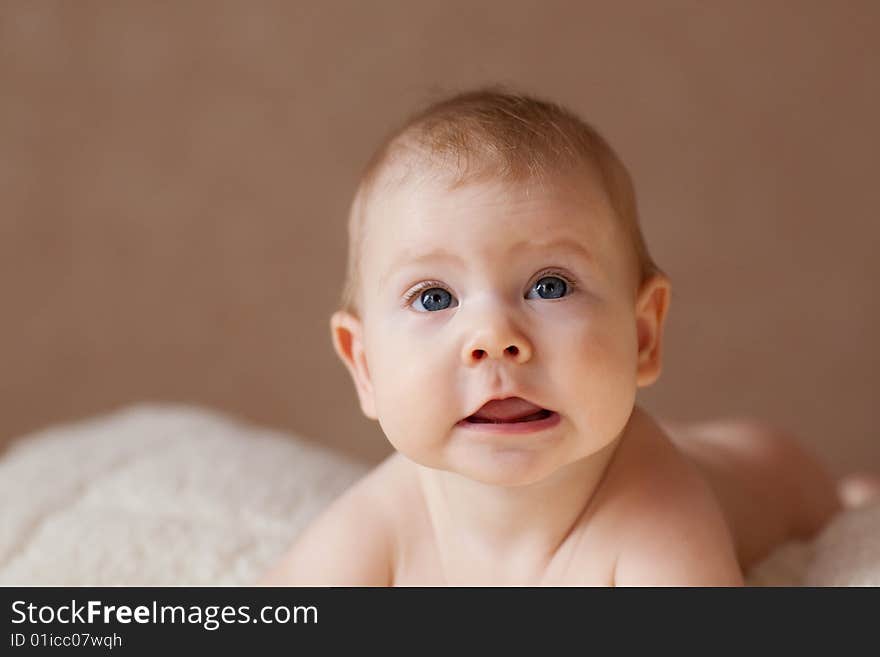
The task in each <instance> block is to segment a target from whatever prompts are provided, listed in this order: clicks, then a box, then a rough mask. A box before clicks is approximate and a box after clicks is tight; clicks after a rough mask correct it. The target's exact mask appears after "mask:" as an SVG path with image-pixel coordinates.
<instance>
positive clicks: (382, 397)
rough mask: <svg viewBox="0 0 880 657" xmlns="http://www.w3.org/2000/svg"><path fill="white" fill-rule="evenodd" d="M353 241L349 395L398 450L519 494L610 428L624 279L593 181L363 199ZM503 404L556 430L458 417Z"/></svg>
mask: <svg viewBox="0 0 880 657" xmlns="http://www.w3.org/2000/svg"><path fill="white" fill-rule="evenodd" d="M362 247H363V252H362V263H361V264H362V268H361V286H362V287H361V293H362V296H361V299H362V307H363V316H362V318H361V321H360V323H359V325H360V327H361V334H360V336H359V339H360V340H361V341H362V356H363V358H364V360H365V367H364V368H363V372H364V376H365V377H368V380H369V383H368V385H364V386H360V387H359V393H360V394H361V401H362V407H363V408H364V409H365V410H367V409H372V413H374V414H375V416H376V417H377V418H378V420H379V422H380V424H381V426H382V429H383V430H384V432H385V434H386V436H387V437H388V439H389V441H390V442H391V443H392V444H393V445H394V447H395V448H396V449H397V450H398V451H400V452H402V453H403V454H404V455H406V456H407V457H409V458H410V459H411V460H413V461H416V462H418V463H420V464H422V465H425V466H428V467H432V468H439V469H443V470H450V471H453V472H457V473H459V474H462V475H465V476H467V477H470V478H472V479H476V480H479V481H484V482H487V483H493V484H499V485H520V484H526V483H531V482H535V481H538V480H541V479H543V478H545V477H547V476H549V475H551V474H552V473H553V472H554V471H556V470H557V469H559V468H560V467H563V466H564V465H566V464H568V463H572V462H573V461H575V460H578V459H580V458H583V457H585V456H589V455H590V454H592V453H594V452H596V451H598V450H599V449H601V448H602V447H604V446H606V445H608V444H609V443H610V442H611V441H613V440H614V439H615V438H617V437H618V436H619V435H620V433H621V432H622V431H623V428H624V427H625V425H626V423H627V420H628V419H629V416H630V413H631V412H632V409H633V404H634V402H635V394H636V388H637V387H638V381H637V376H638V374H637V370H638V342H639V337H638V335H637V334H638V331H637V321H636V304H637V295H636V287H637V274H636V271H635V263H634V256H631V255H630V251H629V249H628V246H627V242H626V238H625V237H624V234H623V230H622V229H621V227H620V226H619V224H618V222H617V221H616V220H615V219H614V217H613V216H612V210H611V208H610V205H609V202H608V199H607V196H606V194H605V192H604V191H603V189H602V188H601V187H600V186H599V185H598V184H595V183H591V182H590V179H589V178H587V177H580V178H578V180H577V181H576V182H572V181H569V180H560V181H558V182H557V183H556V184H554V185H552V186H540V185H537V184H528V183H523V184H522V185H517V186H511V185H507V184H502V183H492V184H485V183H480V184H470V185H466V186H464V187H460V188H458V189H454V190H450V189H449V188H448V186H447V185H446V184H444V183H443V182H440V181H438V182H423V183H418V184H416V183H412V184H404V185H401V186H399V187H398V188H395V189H394V190H393V191H392V192H388V193H386V194H385V195H384V196H382V195H379V194H377V195H376V197H374V200H373V202H372V203H371V206H370V211H369V218H368V228H367V230H366V234H365V238H364V242H363V244H362ZM514 396H516V397H522V398H524V399H526V400H529V401H530V402H533V403H534V404H536V405H537V406H539V407H541V408H544V409H549V410H551V411H555V412H556V413H557V414H558V416H559V418H558V420H559V421H558V422H557V423H556V424H555V425H553V426H550V427H547V428H544V429H541V430H532V431H528V432H526V433H511V432H506V431H502V432H491V431H489V432H487V431H486V430H485V425H482V426H481V425H469V424H468V423H464V424H461V423H460V421H461V420H463V419H464V418H466V417H467V416H469V415H471V414H473V413H474V412H475V411H476V410H477V409H478V408H479V407H480V406H481V405H482V404H483V403H484V402H486V401H487V400H489V399H491V398H503V397H514ZM365 397H366V398H367V399H365ZM367 412H368V414H372V413H371V412H370V411H369V410H368V411H367Z"/></svg>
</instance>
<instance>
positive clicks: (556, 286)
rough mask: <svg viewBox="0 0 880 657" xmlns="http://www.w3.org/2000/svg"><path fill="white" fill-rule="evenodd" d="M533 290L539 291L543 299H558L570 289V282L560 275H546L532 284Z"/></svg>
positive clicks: (539, 295)
mask: <svg viewBox="0 0 880 657" xmlns="http://www.w3.org/2000/svg"><path fill="white" fill-rule="evenodd" d="M532 290H533V291H535V292H537V294H538V297H539V298H541V299H558V298H560V297H562V296H564V295H565V293H566V292H567V291H568V283H566V282H565V280H563V279H562V278H560V277H559V276H544V277H543V278H541V279H540V280H538V282H537V283H535V284H534V285H533V286H532ZM527 298H533V297H531V296H529V297H527Z"/></svg>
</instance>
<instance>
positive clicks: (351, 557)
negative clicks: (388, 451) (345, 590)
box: [261, 456, 397, 586]
mask: <svg viewBox="0 0 880 657" xmlns="http://www.w3.org/2000/svg"><path fill="white" fill-rule="evenodd" d="M393 458H394V457H393V456H392V457H389V458H388V459H386V461H384V462H383V463H381V464H379V465H378V466H377V467H376V468H374V469H373V470H371V471H370V472H369V473H367V474H366V475H365V476H364V477H363V478H361V479H360V480H359V481H357V482H356V483H355V484H354V485H352V486H351V487H350V488H349V489H348V490H346V491H345V492H344V493H343V494H342V495H341V496H340V497H339V498H337V499H336V500H335V501H334V502H333V503H332V504H330V506H328V507H327V508H326V509H325V510H324V511H323V512H321V513H320V514H319V515H318V516H317V517H316V518H315V519H314V520H313V521H312V522H311V523H310V524H309V525H308V527H306V528H305V530H303V532H302V533H301V534H300V535H299V536H298V537H297V539H296V541H295V542H294V544H293V545H292V547H291V548H290V550H289V551H288V553H287V554H286V555H285V556H284V557H283V559H282V560H281V561H280V562H279V563H278V564H277V565H276V567H275V568H274V569H273V570H272V571H270V572H269V573H267V574H266V575H265V576H264V577H263V579H262V581H261V583H262V584H268V585H272V586H279V585H292V586H385V585H388V584H389V583H390V582H391V564H392V560H393V557H392V553H393V550H394V543H395V539H394V529H393V528H394V526H395V525H396V523H395V522H394V518H393V505H392V504H390V496H389V491H388V490H387V488H386V487H387V486H388V485H389V484H390V483H393V481H394V479H395V478H396V476H397V475H396V472H395V471H396V468H395V467H394V463H393V462H392V460H393Z"/></svg>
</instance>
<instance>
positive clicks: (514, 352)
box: [506, 345, 519, 356]
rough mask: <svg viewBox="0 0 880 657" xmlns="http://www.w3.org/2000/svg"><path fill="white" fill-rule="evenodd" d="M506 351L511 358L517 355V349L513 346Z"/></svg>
mask: <svg viewBox="0 0 880 657" xmlns="http://www.w3.org/2000/svg"><path fill="white" fill-rule="evenodd" d="M506 351H507V352H508V353H510V355H511V356H516V355H517V354H518V353H519V348H518V347H516V346H514V345H510V346H509V347H508V348H507V350H506Z"/></svg>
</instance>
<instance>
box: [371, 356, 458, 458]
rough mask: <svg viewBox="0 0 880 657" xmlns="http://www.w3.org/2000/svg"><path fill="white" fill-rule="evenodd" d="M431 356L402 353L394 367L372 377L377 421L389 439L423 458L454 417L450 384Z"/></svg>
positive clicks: (446, 433)
mask: <svg viewBox="0 0 880 657" xmlns="http://www.w3.org/2000/svg"><path fill="white" fill-rule="evenodd" d="M428 360H430V359H426V358H418V357H415V356H409V357H402V358H399V359H398V361H397V363H398V364H397V365H396V366H395V367H393V368H383V369H382V370H381V372H378V373H377V376H376V377H375V378H376V380H375V394H376V410H377V413H378V416H379V424H380V426H381V427H382V430H383V432H384V433H385V435H386V437H387V438H388V440H389V442H391V444H392V445H393V446H394V447H395V448H396V449H398V450H399V451H401V452H403V453H404V454H406V455H407V456H409V457H410V458H413V459H414V460H417V461H419V462H422V463H424V464H426V465H428V463H425V460H427V459H428V458H429V453H430V451H431V450H432V449H433V448H435V447H436V446H437V445H438V444H440V443H441V442H442V441H443V439H444V436H448V434H449V431H450V430H451V428H452V426H453V425H454V423H455V422H456V421H457V419H460V418H456V417H454V415H455V413H454V409H453V408H452V407H453V406H454V403H453V401H452V400H450V399H449V395H448V390H449V388H450V386H449V385H447V384H444V383H443V376H442V375H440V373H439V370H438V369H437V367H436V364H435V366H434V367H432V365H431V364H429V363H428V362H427V361H428Z"/></svg>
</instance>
